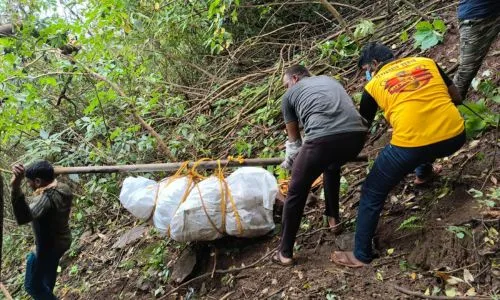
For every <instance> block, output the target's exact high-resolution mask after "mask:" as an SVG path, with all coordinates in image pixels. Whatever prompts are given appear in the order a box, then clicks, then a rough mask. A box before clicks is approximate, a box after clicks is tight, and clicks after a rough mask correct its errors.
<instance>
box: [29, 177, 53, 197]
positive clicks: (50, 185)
mask: <svg viewBox="0 0 500 300" xmlns="http://www.w3.org/2000/svg"><path fill="white" fill-rule="evenodd" d="M56 186H57V179H54V181H52V182H51V183H49V184H47V185H46V186H43V187H41V188H37V189H36V190H35V191H34V192H33V195H34V196H39V195H41V194H43V192H44V191H45V190H48V189H52V188H55V187H56Z"/></svg>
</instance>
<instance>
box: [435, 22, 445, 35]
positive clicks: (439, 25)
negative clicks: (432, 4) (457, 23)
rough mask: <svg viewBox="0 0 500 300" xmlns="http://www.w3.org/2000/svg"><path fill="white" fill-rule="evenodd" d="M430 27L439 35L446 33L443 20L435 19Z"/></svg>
mask: <svg viewBox="0 0 500 300" xmlns="http://www.w3.org/2000/svg"><path fill="white" fill-rule="evenodd" d="M432 26H433V27H434V29H435V30H437V31H439V32H440V33H445V32H446V24H444V22H443V20H439V19H436V20H434V21H433V22H432Z"/></svg>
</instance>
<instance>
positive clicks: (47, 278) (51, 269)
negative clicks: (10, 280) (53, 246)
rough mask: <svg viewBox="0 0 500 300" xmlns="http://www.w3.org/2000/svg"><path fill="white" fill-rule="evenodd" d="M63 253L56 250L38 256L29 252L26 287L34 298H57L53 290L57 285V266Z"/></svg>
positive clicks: (39, 299) (25, 279) (41, 299)
mask: <svg viewBox="0 0 500 300" xmlns="http://www.w3.org/2000/svg"><path fill="white" fill-rule="evenodd" d="M63 253H64V252H63ZM63 253H60V251H54V252H46V253H42V254H40V255H38V256H37V255H36V254H35V253H33V252H31V253H30V254H28V257H27V263H26V275H25V277H24V287H25V289H26V292H28V294H29V295H30V296H31V297H33V299H35V300H53V299H57V297H56V296H55V295H54V294H53V293H52V291H53V290H54V286H55V285H56V277H57V267H58V265H59V260H60V259H61V256H62V254H63Z"/></svg>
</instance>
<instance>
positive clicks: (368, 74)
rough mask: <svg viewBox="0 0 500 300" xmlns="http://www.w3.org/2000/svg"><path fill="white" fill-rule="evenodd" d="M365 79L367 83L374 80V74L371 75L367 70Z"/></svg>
mask: <svg viewBox="0 0 500 300" xmlns="http://www.w3.org/2000/svg"><path fill="white" fill-rule="evenodd" d="M365 77H366V80H367V81H370V80H371V79H372V73H370V70H366V72H365Z"/></svg>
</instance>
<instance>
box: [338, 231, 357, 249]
mask: <svg viewBox="0 0 500 300" xmlns="http://www.w3.org/2000/svg"><path fill="white" fill-rule="evenodd" d="M335 246H336V247H337V248H338V249H339V250H341V251H347V250H352V249H354V232H348V233H344V234H341V235H339V236H337V237H336V238H335Z"/></svg>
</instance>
